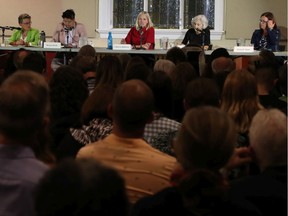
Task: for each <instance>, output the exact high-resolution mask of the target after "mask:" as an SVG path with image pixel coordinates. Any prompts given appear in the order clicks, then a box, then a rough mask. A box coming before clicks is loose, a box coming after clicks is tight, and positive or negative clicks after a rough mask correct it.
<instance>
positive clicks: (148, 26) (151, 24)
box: [135, 11, 153, 30]
mask: <svg viewBox="0 0 288 216" xmlns="http://www.w3.org/2000/svg"><path fill="white" fill-rule="evenodd" d="M143 14H144V15H145V16H146V17H147V19H148V25H147V29H149V28H151V27H153V22H152V20H151V17H150V15H149V13H148V12H146V11H142V12H140V13H139V14H138V16H137V19H136V23H135V27H136V29H137V30H139V23H138V19H139V17H140V16H141V15H143Z"/></svg>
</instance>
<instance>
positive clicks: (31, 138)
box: [0, 70, 54, 164]
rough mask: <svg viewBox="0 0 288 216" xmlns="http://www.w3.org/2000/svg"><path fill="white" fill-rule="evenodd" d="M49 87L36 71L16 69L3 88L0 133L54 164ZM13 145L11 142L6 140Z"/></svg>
mask: <svg viewBox="0 0 288 216" xmlns="http://www.w3.org/2000/svg"><path fill="white" fill-rule="evenodd" d="M49 112H50V100H49V88H48V84H47V82H46V80H45V79H44V77H43V76H42V75H40V74H37V73H35V72H33V71H24V70H23V71H21V70H20V71H16V72H15V73H14V74H12V75H11V76H10V77H8V78H7V79H6V80H5V81H4V82H3V83H2V85H1V87H0V134H1V137H2V138H3V137H5V138H6V140H9V141H11V142H12V143H18V144H22V145H26V146H30V147H31V148H32V150H33V151H34V153H35V156H36V158H37V159H39V160H41V161H43V162H44V163H47V164H52V163H54V157H53V156H52V155H51V153H50V150H49V147H48V146H49V141H50V139H49V138H50V136H49V133H48V122H49ZM6 144H9V143H6Z"/></svg>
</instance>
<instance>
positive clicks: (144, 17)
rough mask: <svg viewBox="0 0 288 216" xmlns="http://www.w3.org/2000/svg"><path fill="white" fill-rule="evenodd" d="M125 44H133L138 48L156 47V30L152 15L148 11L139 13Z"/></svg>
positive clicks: (124, 40) (123, 41) (123, 40)
mask: <svg viewBox="0 0 288 216" xmlns="http://www.w3.org/2000/svg"><path fill="white" fill-rule="evenodd" d="M121 43H123V44H131V45H132V46H133V47H134V48H136V49H146V50H148V49H154V46H155V30H154V27H153V23H152V21H151V18H150V15H149V14H148V13H147V12H146V11H142V12H140V13H139V14H138V16H137V20H136V24H135V26H134V27H132V28H131V29H130V31H129V32H128V34H127V36H126V38H125V39H122V40H121Z"/></svg>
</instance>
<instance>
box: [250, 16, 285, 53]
mask: <svg viewBox="0 0 288 216" xmlns="http://www.w3.org/2000/svg"><path fill="white" fill-rule="evenodd" d="M279 41H280V30H279V29H278V27H277V24H276V21H275V17H274V15H273V13H271V12H265V13H263V14H261V16H260V20H259V29H256V30H255V31H254V32H253V35H252V38H251V44H254V49H255V50H263V49H269V50H271V51H278V50H279Z"/></svg>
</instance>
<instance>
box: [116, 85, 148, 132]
mask: <svg viewBox="0 0 288 216" xmlns="http://www.w3.org/2000/svg"><path fill="white" fill-rule="evenodd" d="M153 106H154V97H153V93H152V91H151V89H150V88H149V87H148V86H147V85H146V84H145V83H144V82H143V81H141V80H129V81H125V82H124V83H122V84H121V85H120V86H119V87H118V88H117V90H116V92H115V94H114V98H113V101H112V119H113V130H114V128H116V127H115V126H117V129H119V130H121V131H122V132H124V133H126V132H134V131H137V132H138V131H141V130H144V128H145V125H146V123H147V122H149V121H151V120H152V118H153V115H152V112H153Z"/></svg>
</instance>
